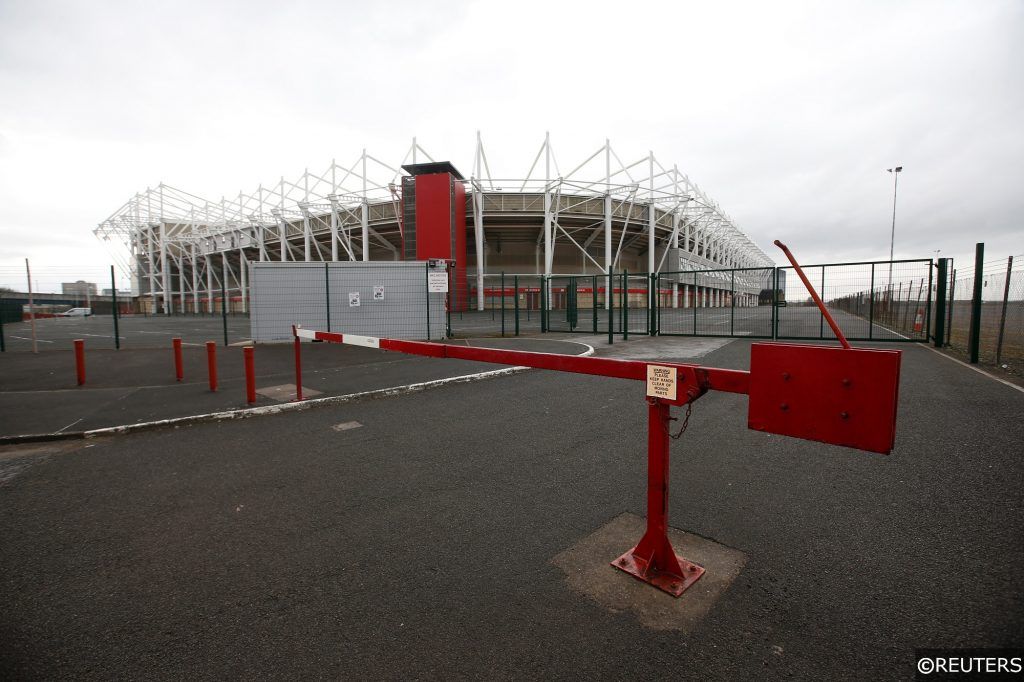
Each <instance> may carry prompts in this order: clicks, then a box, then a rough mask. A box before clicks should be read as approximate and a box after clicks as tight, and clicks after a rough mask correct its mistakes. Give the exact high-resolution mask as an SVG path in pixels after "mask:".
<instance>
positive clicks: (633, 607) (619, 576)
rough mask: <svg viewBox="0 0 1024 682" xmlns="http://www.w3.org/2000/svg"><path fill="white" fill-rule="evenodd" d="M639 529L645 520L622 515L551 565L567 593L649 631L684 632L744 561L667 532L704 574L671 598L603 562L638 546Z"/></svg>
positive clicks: (731, 553)
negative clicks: (581, 596) (629, 617)
mask: <svg viewBox="0 0 1024 682" xmlns="http://www.w3.org/2000/svg"><path fill="white" fill-rule="evenodd" d="M645 528H646V520H645V519H643V518H641V517H639V516H636V515H634V514H622V515H620V516H617V517H615V518H614V519H612V520H611V521H610V522H609V523H607V524H605V525H604V526H602V527H601V528H599V529H598V530H596V531H594V532H593V533H591V534H590V535H588V536H587V537H585V538H583V539H582V540H581V541H579V542H578V543H576V544H575V545H573V546H572V547H570V548H568V549H566V550H565V551H564V552H562V553H560V554H558V555H557V556H555V557H554V558H553V559H552V560H551V563H553V564H554V565H555V566H557V567H559V568H560V569H562V571H563V572H564V573H565V577H566V582H567V583H568V584H569V587H570V588H572V589H573V590H574V591H576V592H579V593H580V594H584V595H586V596H588V597H590V598H591V599H593V600H594V601H596V602H597V603H598V604H600V605H601V606H603V607H604V608H606V609H609V610H611V611H615V612H620V611H629V612H631V613H632V614H633V615H634V616H635V617H636V619H637V620H638V621H639V622H640V624H641V625H644V626H645V627H649V628H652V629H655V630H682V631H683V632H690V631H691V630H692V629H693V628H694V627H695V626H696V625H697V624H698V623H699V622H700V621H701V619H703V618H704V616H706V615H707V614H708V612H709V611H711V607H712V606H713V605H714V603H715V602H716V601H717V600H718V598H719V597H721V596H722V595H723V594H724V593H725V591H726V589H727V588H728V587H729V585H730V584H732V581H733V580H735V579H736V576H737V575H739V573H740V571H741V570H742V569H743V566H744V564H746V562H747V557H746V555H745V554H743V552H741V551H739V550H737V549H732V548H731V547H726V546H725V545H720V544H718V543H717V542H714V541H712V540H708V539H707V538H702V537H700V536H699V535H693V534H691V533H685V532H683V531H680V530H675V529H673V528H670V529H669V531H668V537H669V540H670V541H671V542H672V546H673V547H674V548H675V550H676V553H677V554H679V555H680V556H683V557H686V558H687V559H689V560H690V561H693V562H695V563H697V564H700V565H701V566H703V567H704V568H705V569H706V571H707V572H706V573H705V574H704V575H703V576H702V577H701V579H700V580H698V581H697V582H696V583H694V584H693V586H692V587H690V588H689V589H687V590H686V592H685V593H683V595H682V596H680V597H678V598H676V597H673V596H671V595H669V594H667V593H665V592H662V591H661V590H659V589H656V588H654V587H652V586H650V585H648V584H646V583H643V582H641V581H639V580H637V579H636V578H634V577H632V576H630V575H629V574H627V573H624V572H622V571H618V570H616V569H615V568H613V567H612V566H611V565H610V563H609V562H611V561H613V560H614V559H615V558H616V557H618V556H619V555H621V554H622V553H623V552H625V551H627V550H629V549H630V548H632V547H633V546H634V545H635V544H636V543H637V542H639V540H640V538H641V537H642V536H643V534H644V530H645Z"/></svg>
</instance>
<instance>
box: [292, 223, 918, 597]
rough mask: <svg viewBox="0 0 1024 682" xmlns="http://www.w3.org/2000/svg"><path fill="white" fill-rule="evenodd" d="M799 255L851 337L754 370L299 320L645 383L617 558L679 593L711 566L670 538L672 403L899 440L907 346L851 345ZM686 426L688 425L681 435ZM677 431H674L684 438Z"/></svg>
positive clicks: (753, 424)
mask: <svg viewBox="0 0 1024 682" xmlns="http://www.w3.org/2000/svg"><path fill="white" fill-rule="evenodd" d="M776 244H777V245H778V246H779V247H780V248H781V249H782V250H783V251H784V252H785V253H786V256H787V257H788V258H789V259H790V261H791V262H792V263H793V265H794V267H795V268H796V270H797V274H799V275H800V278H801V279H802V280H803V282H804V284H805V285H806V286H807V290H808V291H809V292H810V293H811V296H812V298H813V299H814V301H815V303H817V304H818V308H819V309H820V310H821V312H822V314H823V316H824V317H825V319H826V320H827V321H828V323H829V326H830V327H832V329H833V331H834V332H835V335H836V338H837V339H838V340H839V342H840V344H842V347H841V348H836V347H834V346H798V345H790V344H771V343H756V344H753V346H752V347H751V363H750V371H749V372H745V371H741V370H730V369H721V368H717V367H701V366H698V365H691V364H679V363H670V362H659V363H648V362H644V361H637V360H617V359H613V358H595V357H580V356H565V355H553V354H550V353H534V352H527V351H510V350H498V349H491V348H473V347H465V346H451V345H446V344H440V343H430V342H423V341H403V340H398V339H384V338H377V337H371V336H358V335H355V334H339V333H332V332H320V331H313V330H308V329H302V328H301V327H299V326H295V327H293V333H294V335H295V337H296V341H298V339H299V338H305V339H311V340H317V341H328V342H333V343H344V344H349V345H355V346H363V347H368V348H379V349H381V350H390V351H398V352H402V353H411V354H414V355H424V356H427V357H435V358H456V359H460V360H475V361H480V362H493V363H498V364H502V365H519V366H525V367H535V368H538V369H548V370H557V371H562V372H576V373H580V374H592V375H598V376H606V377H614V378H618V379H632V380H635V381H646V383H647V391H646V400H647V402H648V405H649V407H648V427H647V530H646V532H645V533H644V536H643V537H642V538H641V540H640V542H639V543H637V545H636V546H635V547H634V548H633V549H631V550H629V551H628V552H626V553H625V554H623V555H622V556H620V557H618V558H617V559H615V560H614V561H612V566H614V567H615V568H618V569H620V570H622V571H625V572H627V573H629V574H630V575H632V576H634V577H636V578H637V579H639V580H642V581H644V582H646V583H648V584H651V585H653V586H655V587H657V588H658V589H660V590H663V591H665V592H668V593H669V594H671V595H673V596H675V597H678V596H679V595H680V594H682V593H683V591H684V590H686V589H687V588H688V587H690V586H691V585H692V584H693V583H695V582H696V581H697V580H698V579H699V578H700V577H701V576H702V575H703V574H704V568H703V567H701V566H699V565H697V564H695V563H693V562H690V561H687V560H686V559H684V558H682V557H681V556H679V555H677V554H676V553H675V550H674V549H673V548H672V544H671V542H670V541H669V538H668V480H669V479H668V465H669V427H670V422H671V421H672V417H671V414H670V406H671V405H687V406H688V407H687V414H686V418H684V421H683V424H682V428H683V429H685V428H686V423H687V422H688V420H689V414H690V407H689V406H690V405H691V404H692V403H693V402H694V401H696V400H697V399H698V398H700V397H701V396H702V395H704V394H705V393H707V392H708V391H725V392H729V393H740V394H747V395H749V396H750V399H749V403H748V413H747V423H748V427H749V428H751V429H755V430H758V431H765V432H769V433H777V434H780V435H785V436H792V437H795V438H804V439H807V440H815V441H820V442H823V443H832V444H835V445H843V446H847V447H852V448H857V449H860V450H868V451H871V452H879V453H883V454H887V453H889V452H890V451H891V450H892V448H893V445H894V442H895V435H896V406H897V396H898V391H899V373H900V358H901V351H893V350H874V349H861V348H851V347H850V344H849V342H848V341H847V340H846V338H845V337H844V336H843V333H842V331H841V330H840V329H839V325H838V324H836V322H835V320H834V319H833V318H832V316H831V315H829V314H828V311H827V310H826V309H825V305H824V303H823V302H822V301H821V298H820V297H819V296H818V294H817V292H815V291H814V288H813V287H812V286H811V284H810V282H809V281H808V280H807V278H806V276H805V275H804V274H803V271H802V270H801V269H800V266H799V265H798V264H797V263H796V259H795V258H793V255H792V254H791V253H790V252H789V249H787V248H786V247H785V246H784V245H783V244H781V243H780V242H776ZM681 432H682V431H680V433H681ZM678 435H679V434H676V435H675V436H673V437H678Z"/></svg>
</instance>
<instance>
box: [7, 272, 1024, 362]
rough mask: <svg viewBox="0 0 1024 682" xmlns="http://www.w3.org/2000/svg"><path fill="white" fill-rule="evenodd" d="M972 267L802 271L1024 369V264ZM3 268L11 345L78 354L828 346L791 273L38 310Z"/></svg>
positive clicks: (98, 278) (257, 276)
mask: <svg viewBox="0 0 1024 682" xmlns="http://www.w3.org/2000/svg"><path fill="white" fill-rule="evenodd" d="M979 258H980V255H979ZM978 262H979V263H980V267H954V266H955V264H954V263H953V261H952V260H951V259H939V260H938V261H932V260H930V259H915V260H896V261H868V262H860V263H826V264H818V265H807V266H804V267H803V269H804V271H805V273H806V275H807V277H808V278H809V280H810V281H811V283H812V284H813V285H814V286H815V288H817V289H818V291H819V292H820V293H821V296H822V299H823V301H824V302H825V304H826V306H827V307H828V308H829V310H830V311H831V313H832V315H833V317H834V318H835V320H836V322H837V323H838V324H839V326H840V328H841V329H842V331H843V333H844V334H845V335H846V336H847V338H849V339H850V340H851V341H861V342H864V341H895V342H907V341H915V342H925V341H929V340H934V339H936V338H937V337H938V338H939V340H938V341H937V343H936V345H947V346H949V347H950V349H951V350H953V351H954V352H958V353H962V354H963V355H964V356H965V357H967V358H968V359H972V357H973V354H975V353H976V361H977V362H981V363H987V364H999V365H1003V366H1005V369H1007V370H1009V371H1011V372H1024V257H1021V256H1017V257H1011V258H1007V259H1002V258H1000V259H995V260H989V261H984V260H983V259H981V260H978ZM8 270H10V271H9V272H8V271H3V270H0V281H3V286H2V287H0V349H2V350H5V351H31V350H33V348H36V349H38V350H44V351H45V350H71V348H72V341H73V340H74V339H76V338H82V339H85V341H86V344H87V346H88V347H90V348H98V349H104V348H110V349H114V348H121V347H125V348H165V347H170V344H171V339H173V338H181V339H182V340H183V342H184V344H185V345H186V346H187V345H199V344H202V343H205V342H207V341H216V342H218V343H223V344H225V345H227V344H239V343H247V342H250V341H252V340H255V341H257V342H262V341H272V340H286V339H288V338H290V335H291V325H292V324H302V325H305V326H308V327H313V328H317V329H323V330H333V331H348V332H350V333H362V334H366V335H370V336H395V337H404V338H416V339H425V338H433V339H438V338H441V337H455V338H473V337H487V336H518V335H522V334H537V333H541V332H562V333H575V334H590V335H601V336H605V335H608V336H609V338H610V340H613V338H614V337H619V338H628V337H629V336H630V335H646V334H658V335H679V336H720V337H742V338H754V339H759V338H761V339H771V338H775V339H799V340H829V339H833V338H834V334H833V333H832V330H831V328H830V327H829V325H828V324H827V323H826V322H825V320H824V318H823V316H822V315H821V312H820V311H819V310H818V309H817V307H815V306H814V305H813V302H812V301H811V299H810V298H809V297H808V295H807V292H806V290H805V289H804V286H803V284H802V282H801V281H800V280H799V278H798V277H796V274H795V272H793V268H791V267H789V266H785V267H774V268H736V269H720V270H696V271H680V272H661V273H658V274H657V275H654V276H651V275H650V274H648V273H628V272H619V273H614V274H612V275H611V276H609V275H604V274H592V275H582V274H575V275H568V274H565V275H560V274H556V275H551V276H550V277H544V276H543V275H538V274H524V273H495V274H487V275H485V276H484V277H483V278H482V287H481V286H480V281H479V280H478V279H477V278H476V275H475V273H468V276H464V275H462V274H461V273H457V272H456V270H455V268H454V264H453V263H451V262H447V263H445V262H428V263H424V262H407V261H400V262H379V261H372V262H366V263H362V262H355V263H351V262H331V263H323V262H319V263H317V262H312V263H306V262H298V263H297V262H288V263H253V264H249V265H248V267H247V268H246V270H245V274H244V275H242V276H241V279H242V281H244V282H246V283H247V286H246V287H244V288H242V289H237V288H236V289H235V290H234V291H231V290H230V289H226V288H224V287H223V285H222V286H221V290H220V291H219V292H218V291H217V286H216V285H217V283H218V282H217V281H214V286H212V287H207V288H205V289H201V290H200V292H199V293H195V294H193V292H192V291H188V290H187V287H185V289H186V292H185V294H184V295H178V294H177V293H175V294H172V295H169V296H168V297H167V301H164V300H163V299H162V297H161V296H160V295H159V294H158V295H157V296H155V297H154V296H151V295H149V294H144V295H142V296H131V295H130V294H129V293H128V292H127V291H124V290H122V289H115V288H114V287H113V286H112V285H108V283H112V278H111V272H110V270H111V269H110V268H109V267H106V268H94V269H92V270H88V271H81V272H79V271H75V272H71V271H68V270H66V269H62V268H58V269H53V270H52V271H51V270H50V269H48V268H46V267H37V268H35V270H34V273H35V274H34V275H33V284H34V286H33V296H32V305H31V306H30V305H29V302H28V292H27V291H20V290H17V289H15V288H14V287H16V286H17V285H18V282H19V281H20V282H21V283H22V284H24V283H25V274H24V271H23V270H21V269H20V268H18V269H10V268H8ZM36 275H38V277H37V276H36ZM4 278H6V279H4ZM19 278H20V279H19ZM104 278H106V279H104ZM118 284H119V285H121V286H123V285H125V282H120V283H118ZM21 288H23V289H27V287H24V286H23V287H21ZM55 289H61V293H59V294H58V293H54V290H55ZM211 292H212V295H211ZM218 294H219V295H218ZM243 294H244V295H243ZM481 294H482V309H481V301H480V299H481ZM83 311H87V312H88V313H89V314H88V316H86V315H85V314H84V313H83ZM115 311H116V314H115ZM972 342H973V343H972ZM972 349H973V350H972Z"/></svg>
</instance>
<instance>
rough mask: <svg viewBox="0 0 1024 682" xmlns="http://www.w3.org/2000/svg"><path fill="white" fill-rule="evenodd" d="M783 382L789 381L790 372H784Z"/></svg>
mask: <svg viewBox="0 0 1024 682" xmlns="http://www.w3.org/2000/svg"><path fill="white" fill-rule="evenodd" d="M782 380H783V381H789V372H783V373H782Z"/></svg>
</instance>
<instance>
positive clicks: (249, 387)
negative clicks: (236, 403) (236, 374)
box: [242, 346, 256, 404]
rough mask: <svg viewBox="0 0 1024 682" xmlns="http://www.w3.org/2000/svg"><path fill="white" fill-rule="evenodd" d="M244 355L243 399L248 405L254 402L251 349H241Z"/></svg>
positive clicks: (254, 386)
mask: <svg viewBox="0 0 1024 682" xmlns="http://www.w3.org/2000/svg"><path fill="white" fill-rule="evenodd" d="M242 352H243V353H244V354H245V399H246V400H248V401H249V404H252V403H254V402H256V364H255V362H254V360H253V347H252V346H246V347H245V348H243V349H242Z"/></svg>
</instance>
